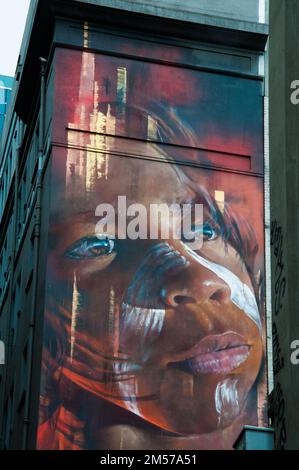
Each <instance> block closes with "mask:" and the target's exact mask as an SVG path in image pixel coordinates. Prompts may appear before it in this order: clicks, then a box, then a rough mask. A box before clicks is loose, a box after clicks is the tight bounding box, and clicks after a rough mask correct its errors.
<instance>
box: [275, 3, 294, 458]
mask: <svg viewBox="0 0 299 470" xmlns="http://www.w3.org/2000/svg"><path fill="white" fill-rule="evenodd" d="M298 44H299V2H298V0H271V1H270V181H271V252H272V261H271V264H272V313H273V359H274V379H275V380H274V397H273V398H274V401H273V416H274V427H275V434H276V446H277V448H285V449H299V410H298V390H299V365H292V363H291V360H290V356H291V348H290V345H291V343H292V341H293V340H297V339H299V316H298V305H299V289H298V278H299V214H298V206H299V181H298V174H299V152H298V149H299V132H298V129H299V105H297V106H295V105H293V104H292V103H291V100H290V95H291V90H290V84H291V82H292V81H293V80H299V60H298Z"/></svg>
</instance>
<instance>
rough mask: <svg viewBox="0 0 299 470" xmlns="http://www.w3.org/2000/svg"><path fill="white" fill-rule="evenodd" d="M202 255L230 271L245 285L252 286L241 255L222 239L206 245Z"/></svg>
mask: <svg viewBox="0 0 299 470" xmlns="http://www.w3.org/2000/svg"><path fill="white" fill-rule="evenodd" d="M201 254H202V255H203V256H204V257H207V258H208V259H210V260H211V261H213V262H214V263H216V264H219V265H221V266H223V267H225V268H227V269H229V270H230V271H231V272H232V273H233V274H235V275H236V276H237V277H238V278H239V279H240V280H241V281H242V282H243V283H245V284H247V285H251V281H250V278H249V275H248V273H247V269H246V267H245V264H244V262H243V261H242V259H241V258H240V255H239V254H238V253H237V252H236V251H235V250H234V249H233V248H232V247H231V246H229V245H226V244H225V243H224V242H223V240H222V239H221V238H217V239H216V240H213V241H211V242H206V243H204V245H203V247H202V250H201Z"/></svg>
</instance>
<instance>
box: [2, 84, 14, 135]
mask: <svg viewBox="0 0 299 470" xmlns="http://www.w3.org/2000/svg"><path fill="white" fill-rule="evenodd" d="M12 85H13V78H12V77H7V76H6V75H0V136H1V134H2V129H3V125H4V119H5V116H6V111H7V107H8V104H9V100H10V95H11V89H12Z"/></svg>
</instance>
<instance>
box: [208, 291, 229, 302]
mask: <svg viewBox="0 0 299 470" xmlns="http://www.w3.org/2000/svg"><path fill="white" fill-rule="evenodd" d="M227 298H228V296H227V292H226V290H225V289H217V290H216V291H215V292H213V294H212V295H211V296H210V300H214V301H215V302H218V303H223V302H225V301H226V300H227Z"/></svg>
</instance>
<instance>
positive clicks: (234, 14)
mask: <svg viewBox="0 0 299 470" xmlns="http://www.w3.org/2000/svg"><path fill="white" fill-rule="evenodd" d="M130 3H132V4H134V3H136V4H148V5H153V6H159V7H161V6H163V7H165V8H166V7H167V8H175V9H180V10H186V11H192V12H200V13H204V14H208V15H217V16H224V17H227V18H237V19H238V20H247V21H255V22H261V23H263V22H264V19H265V0H225V1H223V0H186V1H184V2H182V1H181V0H163V2H161V1H159V0H146V1H144V0H142V1H140V0H132V1H131V2H130Z"/></svg>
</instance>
